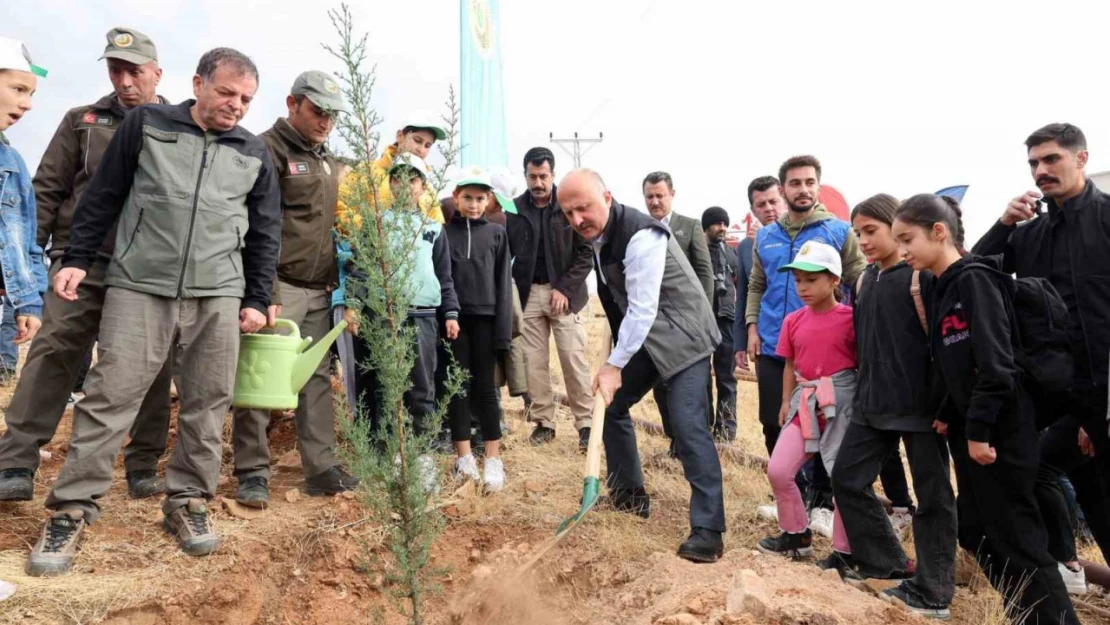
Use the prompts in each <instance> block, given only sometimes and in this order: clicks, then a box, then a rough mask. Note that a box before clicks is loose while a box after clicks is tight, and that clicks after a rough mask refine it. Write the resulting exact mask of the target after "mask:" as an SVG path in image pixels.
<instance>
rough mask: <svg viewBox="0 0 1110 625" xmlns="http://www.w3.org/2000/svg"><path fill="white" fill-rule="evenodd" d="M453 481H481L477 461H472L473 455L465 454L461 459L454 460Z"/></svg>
mask: <svg viewBox="0 0 1110 625" xmlns="http://www.w3.org/2000/svg"><path fill="white" fill-rule="evenodd" d="M455 479H456V480H457V481H459V482H465V481H467V480H471V481H473V482H480V481H482V475H481V474H480V473H478V461H477V460H475V459H474V454H466V455H465V456H463V457H462V458H456V459H455Z"/></svg>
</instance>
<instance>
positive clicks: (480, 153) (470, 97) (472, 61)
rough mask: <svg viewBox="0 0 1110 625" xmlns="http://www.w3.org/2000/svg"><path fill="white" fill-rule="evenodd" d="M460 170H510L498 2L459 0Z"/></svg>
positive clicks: (494, 0)
mask: <svg viewBox="0 0 1110 625" xmlns="http://www.w3.org/2000/svg"><path fill="white" fill-rule="evenodd" d="M459 6H460V9H461V20H460V22H461V27H462V32H461V33H460V34H461V36H460V37H459V40H460V41H461V42H462V51H461V59H462V71H461V83H462V86H461V89H460V103H459V105H460V107H461V109H462V113H461V117H462V120H461V122H462V131H461V134H462V137H461V141H462V154H461V156H460V160H461V165H462V166H463V167H468V166H470V165H479V166H481V167H484V168H486V169H487V170H488V169H490V168H493V167H508V165H509V143H508V139H507V137H506V133H505V93H504V91H503V90H502V86H501V74H502V71H501V33H500V26H501V24H500V17H499V16H500V11H499V10H498V8H499V7H498V0H460V5H459Z"/></svg>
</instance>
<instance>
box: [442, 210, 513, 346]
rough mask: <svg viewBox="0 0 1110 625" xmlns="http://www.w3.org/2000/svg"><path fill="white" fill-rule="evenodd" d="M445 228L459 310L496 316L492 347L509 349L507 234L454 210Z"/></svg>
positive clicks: (510, 306) (510, 307) (481, 219)
mask: <svg viewBox="0 0 1110 625" xmlns="http://www.w3.org/2000/svg"><path fill="white" fill-rule="evenodd" d="M445 230H446V231H447V242H448V244H449V245H448V247H449V248H450V249H451V273H452V275H453V276H454V278H455V293H456V294H457V295H458V297H459V314H460V315H477V316H485V317H495V318H496V323H495V328H494V336H495V337H496V341H497V344H496V345H494V348H495V349H497V350H498V351H508V349H509V344H510V343H511V342H512V331H513V295H512V291H511V290H510V289H511V288H512V263H511V261H510V259H509V235H508V234H507V233H506V232H505V228H504V227H503V226H500V225H498V224H495V223H491V222H489V221H487V220H486V218H485V217H484V216H483V217H479V218H478V219H467V218H466V217H464V216H463V214H462V211H458V212H456V213H455V215H454V216H453V217H452V218H451V221H450V222H449V223H448V224H447V226H446V228H445Z"/></svg>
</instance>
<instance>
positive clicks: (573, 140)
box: [547, 132, 605, 169]
mask: <svg viewBox="0 0 1110 625" xmlns="http://www.w3.org/2000/svg"><path fill="white" fill-rule="evenodd" d="M547 137H548V139H550V140H551V142H552V143H554V144H555V145H557V146H559V147H560V148H562V149H563V151H564V152H566V153H567V154H570V156H571V158H573V159H574V168H575V169H578V168H580V167H582V155H583V154H585V153H586V152H589V151H590V150H592V149H594V147H595V146H597V144H599V143H601V142H602V141H603V140H604V139H605V134H604V133H601V132H599V133H597V138H596V139H594V138H589V139H583V138H582V137H579V136H578V133H577V132H576V133H574V136H573V137H567V138H559V139H556V138H555V133H553V132H549V133H547ZM583 143H585V144H586V149H585V150H583V149H582V144H583ZM567 144H569V145H571V146H573V147H572V148H567Z"/></svg>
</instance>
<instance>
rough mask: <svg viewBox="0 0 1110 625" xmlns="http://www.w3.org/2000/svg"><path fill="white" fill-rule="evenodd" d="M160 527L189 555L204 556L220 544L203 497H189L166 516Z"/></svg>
mask: <svg viewBox="0 0 1110 625" xmlns="http://www.w3.org/2000/svg"><path fill="white" fill-rule="evenodd" d="M162 527H163V528H165V530H166V532H167V533H168V534H169V535H170V536H173V537H174V538H176V539H177V544H178V545H179V546H180V547H181V550H182V551H184V552H185V553H187V554H189V555H191V556H206V555H208V554H210V553H212V552H213V551H215V550H216V548H217V547H219V546H220V537H219V536H217V535H216V530H215V528H213V527H212V520H211V519H209V518H208V506H207V505H206V504H205V502H204V500H203V499H190V500H189V503H187V504H185V505H184V506H181V507H180V508H178V509H177V510H174V511H173V512H171V513H170V514H169V515H168V516H166V519H165V520H164V521H163V522H162Z"/></svg>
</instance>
